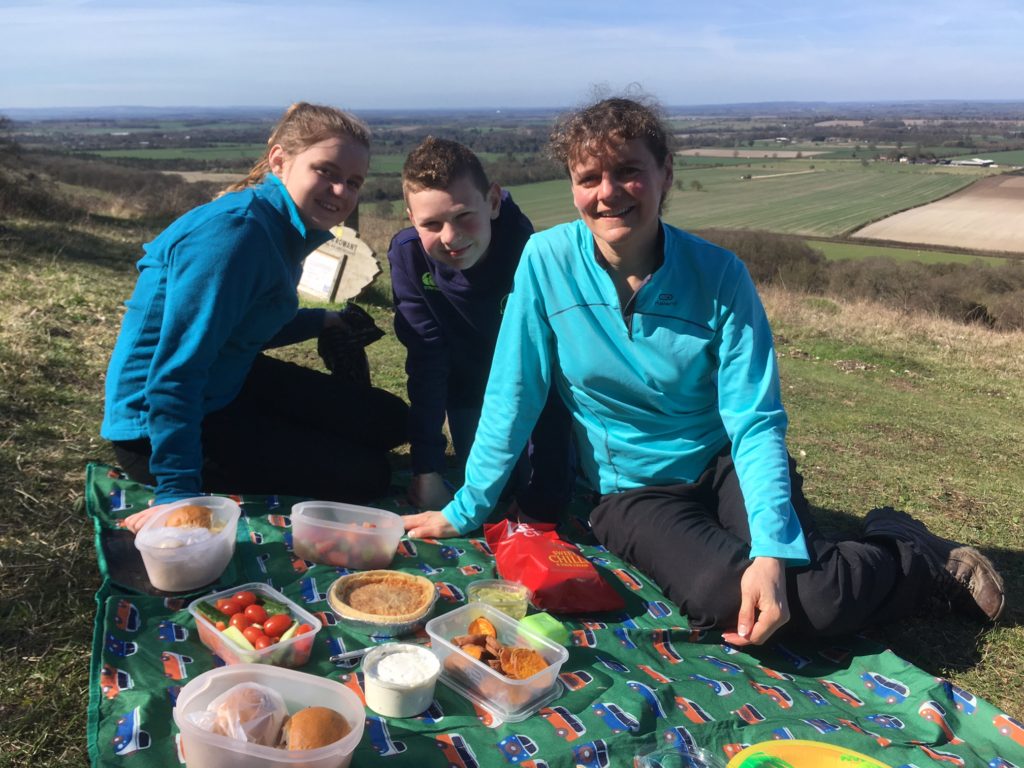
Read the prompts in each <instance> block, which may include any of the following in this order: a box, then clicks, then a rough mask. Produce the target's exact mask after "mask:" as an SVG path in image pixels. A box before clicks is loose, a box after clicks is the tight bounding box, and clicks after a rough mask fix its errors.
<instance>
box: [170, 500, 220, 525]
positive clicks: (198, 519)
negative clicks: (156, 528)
mask: <svg viewBox="0 0 1024 768" xmlns="http://www.w3.org/2000/svg"><path fill="white" fill-rule="evenodd" d="M164 524H165V525H166V526H169V527H173V528H209V527H210V526H211V525H212V524H213V515H212V514H211V512H210V508H209V507H201V506H199V505H198V504H186V505H185V506H183V507H178V508H177V509H175V510H174V511H173V512H171V514H169V515H168V516H167V520H166V522H165V523H164Z"/></svg>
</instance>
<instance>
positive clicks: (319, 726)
mask: <svg viewBox="0 0 1024 768" xmlns="http://www.w3.org/2000/svg"><path fill="white" fill-rule="evenodd" d="M350 730H352V729H351V727H350V726H349V724H348V722H347V721H346V720H345V718H344V717H342V716H341V715H339V714H338V713H337V712H335V711H334V710H333V709H330V708H328V707H306V708H305V709H300V710H299V711H298V712H296V713H295V714H294V715H292V716H291V717H290V718H289V719H288V722H287V723H285V724H284V733H283V737H284V742H285V746H286V747H287V748H288V749H289V750H296V749H317V748H318V747H325V746H327V745H328V744H333V743H334V742H336V741H338V740H339V739H342V738H344V737H345V735H346V734H347V733H348V732H349V731H350Z"/></svg>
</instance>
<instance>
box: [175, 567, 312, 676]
mask: <svg viewBox="0 0 1024 768" xmlns="http://www.w3.org/2000/svg"><path fill="white" fill-rule="evenodd" d="M243 590H245V591H249V592H254V593H255V594H256V596H257V597H260V598H269V599H271V600H273V601H274V602H277V603H283V604H284V605H286V606H287V607H288V610H289V611H290V612H291V614H292V617H293V618H294V619H295V620H296V621H298V622H299V623H301V624H309V625H310V626H311V627H313V631H312V632H306V633H305V634H302V635H293V636H292V637H290V638H288V639H287V640H285V641H283V642H277V643H274V644H273V645H270V646H267V647H266V648H264V649H263V650H261V651H255V650H253V651H250V650H248V649H247V648H242V647H241V646H239V645H238V644H237V643H235V642H233V641H232V640H231V639H230V638H228V637H225V635H224V633H222V632H221V631H220V630H218V629H217V628H216V627H215V626H214V625H213V624H211V623H210V622H209V621H208V620H207V619H206V617H204V616H203V615H202V614H201V613H200V612H199V609H198V605H199V603H201V602H206V603H210V604H211V605H213V604H214V603H216V602H217V600H219V599H220V598H222V597H231V596H232V595H234V594H237V593H238V592H242V591H243ZM188 612H189V613H191V614H192V618H194V619H195V621H196V629H198V630H199V639H200V640H201V641H202V642H203V645H205V646H206V647H207V648H209V649H210V650H211V651H212V652H213V653H215V654H217V655H218V656H219V657H220V658H221V659H222V660H223V661H224V663H225V664H276V665H277V666H280V667H293V668H294V667H301V666H302V665H303V664H305V663H306V662H307V661H309V654H310V653H311V652H312V651H313V643H314V642H315V640H316V636H317V634H318V633H319V632H320V628H321V627H322V626H323V625H322V624H321V622H320V619H318V618H317V617H316V616H314V615H313V614H311V613H310V612H309V611H306V610H304V609H303V608H301V607H300V606H299V605H298V604H296V603H294V602H292V601H291V600H289V599H288V598H287V597H285V596H284V595H282V594H281V593H280V592H278V591H277V590H276V589H274V588H273V587H270V586H268V585H267V584H261V583H259V582H256V581H254V582H250V583H248V584H242V585H240V586H237V587H232V588H231V589H225V590H222V591H220V592H214V593H213V594H210V595H206V596H205V597H201V598H199V599H198V600H193V601H192V602H191V603H190V604H189V606H188Z"/></svg>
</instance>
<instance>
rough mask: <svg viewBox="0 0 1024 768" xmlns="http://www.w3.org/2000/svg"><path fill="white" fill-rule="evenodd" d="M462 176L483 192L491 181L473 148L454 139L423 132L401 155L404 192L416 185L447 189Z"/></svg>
mask: <svg viewBox="0 0 1024 768" xmlns="http://www.w3.org/2000/svg"><path fill="white" fill-rule="evenodd" d="M463 176H468V177H469V179H470V181H472V182H473V185H474V186H475V187H476V188H477V189H479V190H480V194H481V195H483V196H484V197H486V196H487V192H488V191H489V190H490V188H491V183H490V182H489V181H488V180H487V174H486V173H485V172H484V167H483V166H482V165H481V164H480V158H478V157H477V156H476V155H475V154H474V153H473V150H471V149H470V148H469V147H467V146H466V145H464V144H460V143H459V142H457V141H451V140H450V139H438V138H435V137H434V136H427V138H425V139H424V140H423V142H422V143H421V144H420V145H419V146H418V147H416V149H414V150H413V151H412V152H410V153H409V156H408V157H407V158H405V165H403V166H402V192H403V193H404V194H406V195H408V194H409V193H410V192H415V191H417V190H420V189H448V188H449V187H450V186H451V185H452V184H454V183H455V182H456V181H457V180H458V179H461V178H462V177H463Z"/></svg>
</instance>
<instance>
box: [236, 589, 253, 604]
mask: <svg viewBox="0 0 1024 768" xmlns="http://www.w3.org/2000/svg"><path fill="white" fill-rule="evenodd" d="M231 599H232V600H234V601H235V602H236V603H238V604H239V605H240V606H242V607H243V608H245V607H246V606H249V605H252V604H253V603H255V602H256V595H255V593H253V592H250V591H248V590H243V591H242V592H236V593H235V594H233V595H232V596H231Z"/></svg>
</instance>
